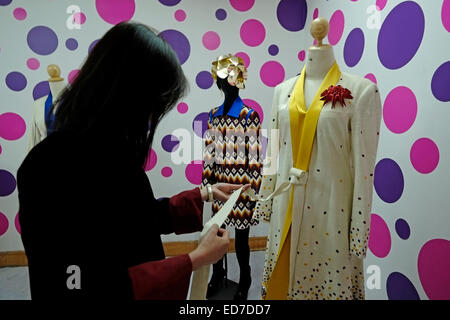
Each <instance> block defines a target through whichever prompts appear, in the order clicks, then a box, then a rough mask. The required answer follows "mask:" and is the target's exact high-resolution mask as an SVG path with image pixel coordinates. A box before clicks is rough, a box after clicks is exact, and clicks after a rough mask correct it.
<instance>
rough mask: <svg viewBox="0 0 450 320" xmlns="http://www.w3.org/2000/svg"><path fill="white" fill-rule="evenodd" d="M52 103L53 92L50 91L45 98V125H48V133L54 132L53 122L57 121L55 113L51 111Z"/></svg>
mask: <svg viewBox="0 0 450 320" xmlns="http://www.w3.org/2000/svg"><path fill="white" fill-rule="evenodd" d="M52 104H53V96H52V92H51V91H50V93H49V94H48V97H47V99H46V100H45V125H46V127H47V135H49V134H50V133H52V131H53V122H54V121H55V115H54V114H53V113H50V111H51V107H52Z"/></svg>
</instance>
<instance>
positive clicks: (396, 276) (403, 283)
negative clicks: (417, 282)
mask: <svg viewBox="0 0 450 320" xmlns="http://www.w3.org/2000/svg"><path fill="white" fill-rule="evenodd" d="M386 292H387V295H388V298H389V300H420V297H419V294H418V293H417V290H416V288H415V287H414V285H413V284H412V282H411V281H410V280H409V279H408V278H407V277H406V276H405V275H403V274H402V273H400V272H392V273H391V274H390V275H389V277H388V278H387V281H386Z"/></svg>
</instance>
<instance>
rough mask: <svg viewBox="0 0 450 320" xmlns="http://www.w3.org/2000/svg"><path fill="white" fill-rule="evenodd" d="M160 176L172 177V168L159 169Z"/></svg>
mask: <svg viewBox="0 0 450 320" xmlns="http://www.w3.org/2000/svg"><path fill="white" fill-rule="evenodd" d="M161 174H162V176H163V177H165V178H169V177H170V176H171V175H172V168H170V167H164V168H162V169H161Z"/></svg>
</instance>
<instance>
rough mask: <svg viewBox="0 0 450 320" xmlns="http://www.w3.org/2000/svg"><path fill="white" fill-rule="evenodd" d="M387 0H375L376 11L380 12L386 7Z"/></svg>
mask: <svg viewBox="0 0 450 320" xmlns="http://www.w3.org/2000/svg"><path fill="white" fill-rule="evenodd" d="M386 3H387V0H377V2H376V3H375V5H376V6H377V10H378V11H381V10H383V9H384V7H385V6H386Z"/></svg>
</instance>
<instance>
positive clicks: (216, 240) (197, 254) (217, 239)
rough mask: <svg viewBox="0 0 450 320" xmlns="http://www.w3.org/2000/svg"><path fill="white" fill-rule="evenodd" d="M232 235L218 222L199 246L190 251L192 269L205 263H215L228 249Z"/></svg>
mask: <svg viewBox="0 0 450 320" xmlns="http://www.w3.org/2000/svg"><path fill="white" fill-rule="evenodd" d="M229 245H230V235H229V233H228V231H227V230H225V229H221V228H219V226H218V225H217V224H213V225H212V227H211V228H210V229H209V230H208V232H207V233H206V234H205V236H204V237H203V239H202V240H201V241H200V243H199V244H198V247H197V248H196V249H195V250H194V251H192V252H191V253H189V258H190V259H191V262H192V269H193V270H196V269H197V268H198V267H200V266H203V265H209V264H214V263H216V262H217V261H219V260H220V259H221V258H222V257H223V256H224V254H225V253H226V252H227V251H228V246H229Z"/></svg>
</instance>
